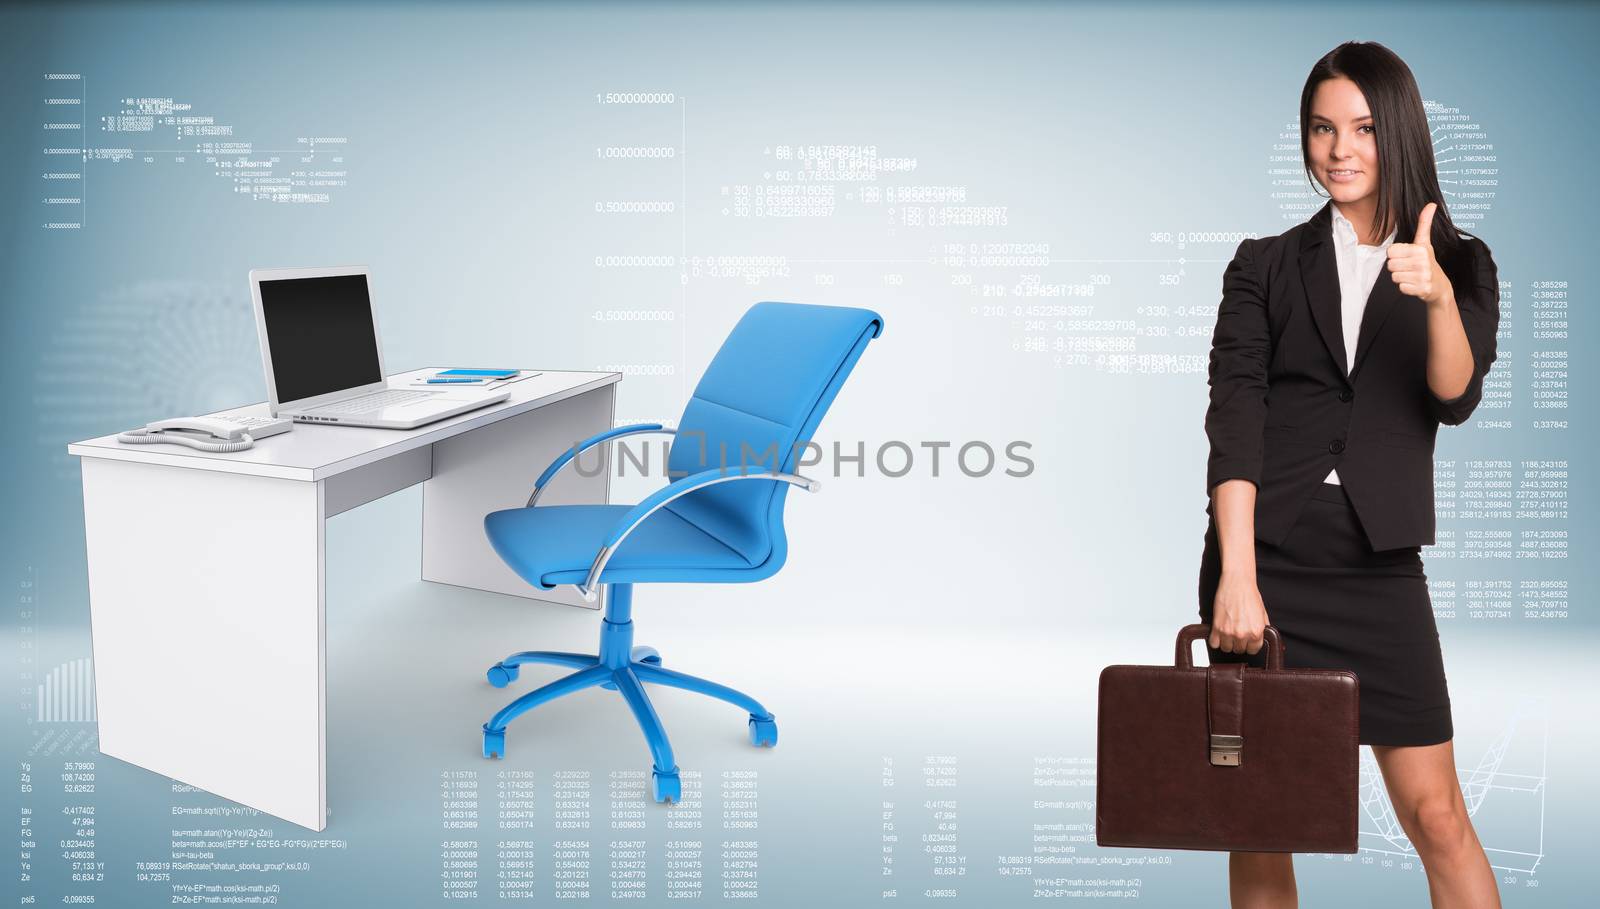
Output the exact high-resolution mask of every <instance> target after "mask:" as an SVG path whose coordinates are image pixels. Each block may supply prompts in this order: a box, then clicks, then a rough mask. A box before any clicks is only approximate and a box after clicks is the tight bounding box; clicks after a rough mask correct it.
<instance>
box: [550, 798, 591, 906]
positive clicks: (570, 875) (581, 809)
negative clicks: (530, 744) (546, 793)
mask: <svg viewBox="0 0 1600 909" xmlns="http://www.w3.org/2000/svg"><path fill="white" fill-rule="evenodd" d="M592 781H593V775H592V774H591V773H590V772H589V771H587V770H557V771H556V772H555V779H554V781H553V782H552V790H551V791H552V799H551V804H550V811H551V814H552V815H553V817H554V819H555V820H554V827H555V836H556V838H555V841H554V842H553V843H552V844H551V847H550V860H551V861H550V877H551V878H552V879H553V880H554V881H555V897H556V899H558V900H582V899H588V898H589V896H590V894H591V892H592V891H591V886H592V884H591V868H592V857H591V855H590V845H591V844H590V840H589V837H590V832H591V830H592V829H593V828H592V824H593V821H594V810H593V800H594V793H593V791H592Z"/></svg>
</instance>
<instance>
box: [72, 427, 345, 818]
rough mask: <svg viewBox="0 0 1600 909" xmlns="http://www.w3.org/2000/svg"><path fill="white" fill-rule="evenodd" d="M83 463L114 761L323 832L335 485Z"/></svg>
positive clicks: (103, 702)
mask: <svg viewBox="0 0 1600 909" xmlns="http://www.w3.org/2000/svg"><path fill="white" fill-rule="evenodd" d="M82 463H83V512H84V527H85V532H86V541H87V544H88V552H89V613H90V621H91V634H92V637H93V647H94V666H95V709H96V711H97V713H98V715H99V722H100V750H101V752H102V753H104V754H107V755H109V756H111V757H115V758H120V759H122V760H124V761H128V762H129V763H132V764H137V765H138V766H140V767H144V768H145V769H147V770H152V771H155V772H156V773H160V774H164V775H166V776H169V777H171V778H173V779H175V780H179V781H181V782H184V783H188V784H191V785H194V786H198V787H200V788H201V789H205V790H207V791H209V792H213V793H216V794H217V795H220V796H223V797H224V798H229V799H232V800H234V801H236V802H240V803H242V804H244V805H247V806H249V807H251V808H257V809H259V810H261V811H264V812H266V813H267V814H271V815H275V816H277V817H280V818H283V819H285V820H289V821H293V822H294V823H296V824H300V825H301V826H304V827H310V828H311V829H313V830H321V829H323V827H324V826H326V823H327V822H326V816H327V811H326V809H327V799H326V789H325V770H324V754H323V741H324V737H323V716H324V713H323V707H324V687H323V686H324V669H325V652H326V647H325V642H326V633H325V622H324V602H325V601H324V584H323V533H322V525H323V514H322V512H323V491H322V486H321V484H319V483H309V482H300V481H294V480H279V479H272V478H268V477H254V476H244V475H240V474H231V473H221V472H218V471H209V470H189V469H184V468H177V467H166V466H160V465H153V464H137V463H132V462H128V461H113V460H107V459H103V458H84V459H83V462H82Z"/></svg>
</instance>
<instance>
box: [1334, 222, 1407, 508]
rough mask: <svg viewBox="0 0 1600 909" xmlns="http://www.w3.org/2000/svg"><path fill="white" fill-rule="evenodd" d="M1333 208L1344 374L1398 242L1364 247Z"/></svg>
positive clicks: (1391, 239)
mask: <svg viewBox="0 0 1600 909" xmlns="http://www.w3.org/2000/svg"><path fill="white" fill-rule="evenodd" d="M1332 207H1333V258H1334V261H1335V262H1336V263H1337V264H1338V266H1339V318H1340V319H1341V327H1342V328H1343V329H1344V371H1345V375H1349V374H1350V367H1351V365H1352V364H1354V363H1355V359H1356V339H1358V338H1360V337H1361V316H1362V314H1363V313H1365V312H1366V310H1367V297H1369V296H1371V295H1372V285H1374V284H1376V283H1378V276H1379V275H1381V274H1383V271H1384V263H1385V262H1387V261H1388V259H1389V244H1391V243H1393V242H1394V231H1392V230H1391V231H1389V236H1388V237H1387V238H1385V239H1384V241H1383V242H1382V243H1380V244H1378V245H1377V246H1363V245H1362V243H1361V238H1359V237H1357V236H1356V228H1355V225H1353V224H1351V223H1350V219H1348V218H1346V217H1345V216H1344V215H1343V213H1341V212H1340V211H1339V206H1337V205H1334V206H1332ZM1322 482H1324V483H1332V484H1334V485H1335V486H1337V485H1339V472H1338V471H1337V470H1330V471H1328V477H1327V479H1325V480H1323V481H1322Z"/></svg>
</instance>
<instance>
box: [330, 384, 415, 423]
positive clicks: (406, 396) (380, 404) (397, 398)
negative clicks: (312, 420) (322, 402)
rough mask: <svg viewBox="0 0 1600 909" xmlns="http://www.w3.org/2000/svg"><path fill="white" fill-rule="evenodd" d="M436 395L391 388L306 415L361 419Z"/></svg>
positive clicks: (334, 404) (331, 405)
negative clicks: (347, 415)
mask: <svg viewBox="0 0 1600 909" xmlns="http://www.w3.org/2000/svg"><path fill="white" fill-rule="evenodd" d="M436 394H438V392H433V391H405V390H403V389H398V388H391V389H389V390H388V391H375V392H373V393H372V394H370V395H362V396H360V397H358V398H350V399H348V400H344V401H339V402H336V403H333V404H328V405H326V406H323V407H315V408H312V409H311V410H308V411H306V413H337V414H349V415H350V416H356V417H359V416H365V415H367V414H372V413H377V412H378V411H380V410H382V409H384V408H385V407H393V406H395V405H396V404H409V403H411V402H412V401H416V400H419V399H421V398H431V397H433V396H434V395H436Z"/></svg>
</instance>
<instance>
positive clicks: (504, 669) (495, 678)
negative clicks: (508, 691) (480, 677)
mask: <svg viewBox="0 0 1600 909" xmlns="http://www.w3.org/2000/svg"><path fill="white" fill-rule="evenodd" d="M519 672H521V669H520V668H518V667H516V666H507V665H506V664H504V663H496V664H494V665H493V666H490V667H489V671H488V672H487V673H485V675H487V676H488V678H489V684H491V685H493V686H494V687H496V688H504V687H506V686H507V685H509V684H511V683H512V682H515V681H516V680H517V674H518V673H519Z"/></svg>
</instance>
